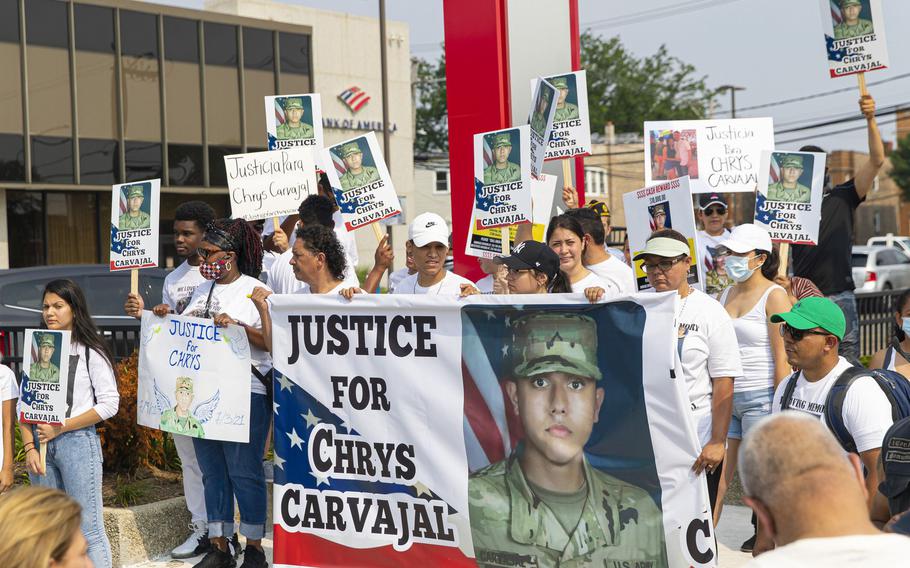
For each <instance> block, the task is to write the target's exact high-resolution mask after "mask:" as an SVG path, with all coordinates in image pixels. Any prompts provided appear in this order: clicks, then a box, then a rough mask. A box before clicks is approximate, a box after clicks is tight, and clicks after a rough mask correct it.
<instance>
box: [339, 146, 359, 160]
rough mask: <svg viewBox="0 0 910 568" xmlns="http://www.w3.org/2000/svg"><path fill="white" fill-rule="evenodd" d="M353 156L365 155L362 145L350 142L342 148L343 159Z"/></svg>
mask: <svg viewBox="0 0 910 568" xmlns="http://www.w3.org/2000/svg"><path fill="white" fill-rule="evenodd" d="M351 154H363V150H361V149H360V145H359V144H357V142H348V143H347V144H343V145H342V146H341V157H342V158H347V157H348V156H350V155H351Z"/></svg>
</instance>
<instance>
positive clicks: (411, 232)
mask: <svg viewBox="0 0 910 568" xmlns="http://www.w3.org/2000/svg"><path fill="white" fill-rule="evenodd" d="M448 243H449V226H448V225H446V222H445V220H443V218H442V217H440V216H439V215H437V214H436V213H421V214H420V215H418V216H417V217H415V218H414V220H413V221H411V225H410V226H409V227H408V241H407V243H405V246H406V247H407V248H408V251H409V253H410V254H411V255H412V256H413V257H414V268H416V269H417V272H416V273H415V274H412V275H411V276H408V277H407V278H405V279H404V280H402V281H401V282H400V283H399V284H398V286H396V287H395V290H394V291H393V292H392V293H393V294H430V295H434V296H452V295H456V296H457V295H459V294H461V293H462V286H465V287H469V288H474V287H475V286H474V283H473V282H471V281H470V280H468V279H467V278H464V277H462V276H459V275H457V274H455V273H452V272H449V271H448V270H446V269H445V268H444V267H443V263H445V260H446V254H447V253H448V252H449V244H448Z"/></svg>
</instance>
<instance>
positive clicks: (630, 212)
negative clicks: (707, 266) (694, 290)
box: [622, 176, 704, 290]
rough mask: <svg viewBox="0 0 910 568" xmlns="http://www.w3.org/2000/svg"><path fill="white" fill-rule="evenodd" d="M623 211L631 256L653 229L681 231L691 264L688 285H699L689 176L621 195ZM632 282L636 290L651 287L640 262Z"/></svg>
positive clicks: (640, 249)
mask: <svg viewBox="0 0 910 568" xmlns="http://www.w3.org/2000/svg"><path fill="white" fill-rule="evenodd" d="M622 204H623V208H624V209H625V212H626V225H627V229H626V231H627V233H628V236H629V253H630V257H631V258H634V257H635V255H636V254H638V253H640V252H641V251H642V250H644V248H645V243H647V241H648V237H650V236H651V233H653V232H654V231H659V230H661V229H673V230H675V231H679V232H680V233H682V235H683V236H684V237H686V239H687V240H688V241H689V252H690V257H691V263H690V267H689V277H688V280H689V284H691V285H693V286H697V287H701V286H702V284H703V282H704V275H703V273H702V270H703V267H702V265H701V263H700V262H699V261H698V256H699V251H698V247H697V246H696V244H695V242H696V234H697V231H696V229H695V214H694V213H693V211H692V194H691V191H690V189H689V178H688V177H686V176H683V177H681V178H676V179H673V180H670V181H667V182H664V183H661V184H659V185H652V186H650V187H645V188H643V189H638V190H635V191H630V192H628V193H626V194H625V195H623V196H622ZM634 264H635V267H634V271H635V281H636V283H637V285H638V289H639V290H647V289H649V288H651V285H650V284H648V278H647V275H646V274H645V271H644V270H643V269H642V266H641V265H642V261H641V260H638V261H635V262H634Z"/></svg>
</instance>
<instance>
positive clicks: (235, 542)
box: [231, 533, 240, 558]
mask: <svg viewBox="0 0 910 568" xmlns="http://www.w3.org/2000/svg"><path fill="white" fill-rule="evenodd" d="M231 550H233V551H234V558H240V536H239V535H238V534H237V533H234V536H232V537H231Z"/></svg>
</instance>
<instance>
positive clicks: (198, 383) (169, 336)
mask: <svg viewBox="0 0 910 568" xmlns="http://www.w3.org/2000/svg"><path fill="white" fill-rule="evenodd" d="M140 337H141V344H140V346H139V385H138V387H137V390H136V409H137V410H136V413H137V415H138V416H137V421H138V423H139V424H141V425H143V426H148V427H149V428H155V429H156V430H163V431H165V432H171V433H173V434H183V435H186V436H192V437H194V438H205V439H208V440H225V441H229V442H248V441H249V439H250V438H249V436H250V344H249V341H248V340H247V337H246V330H244V329H243V327H241V326H238V325H229V326H227V327H217V326H215V323H214V321H213V320H210V319H200V318H192V317H185V316H177V315H167V316H165V317H163V318H161V317H158V316H156V315H155V314H153V313H152V312H150V311H143V312H142V332H141V334H140Z"/></svg>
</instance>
